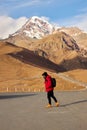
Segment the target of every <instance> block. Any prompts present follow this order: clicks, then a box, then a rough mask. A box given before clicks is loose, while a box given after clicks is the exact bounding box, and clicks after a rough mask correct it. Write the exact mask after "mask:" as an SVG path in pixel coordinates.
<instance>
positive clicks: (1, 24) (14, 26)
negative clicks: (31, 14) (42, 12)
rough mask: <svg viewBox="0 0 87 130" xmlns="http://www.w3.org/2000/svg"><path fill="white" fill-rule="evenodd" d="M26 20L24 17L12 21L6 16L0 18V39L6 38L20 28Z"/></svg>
mask: <svg viewBox="0 0 87 130" xmlns="http://www.w3.org/2000/svg"><path fill="white" fill-rule="evenodd" d="M27 20H28V19H27V18H26V17H20V18H18V19H13V18H11V17H8V16H0V38H7V37H8V36H9V34H12V33H14V32H16V31H17V30H18V29H19V28H21V27H22V26H23V25H24V24H25V22H26V21H27Z"/></svg>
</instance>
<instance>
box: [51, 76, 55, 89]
mask: <svg viewBox="0 0 87 130" xmlns="http://www.w3.org/2000/svg"><path fill="white" fill-rule="evenodd" d="M51 81H52V87H53V88H54V87H56V79H55V78H51Z"/></svg>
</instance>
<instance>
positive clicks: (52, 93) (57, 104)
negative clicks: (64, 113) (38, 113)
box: [50, 91, 59, 107]
mask: <svg viewBox="0 0 87 130" xmlns="http://www.w3.org/2000/svg"><path fill="white" fill-rule="evenodd" d="M50 94H51V97H52V98H53V99H54V101H55V103H56V106H57V107H58V106H59V103H58V101H57V99H56V97H55V96H54V92H53V91H51V93H50Z"/></svg>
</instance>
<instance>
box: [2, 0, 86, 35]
mask: <svg viewBox="0 0 87 130" xmlns="http://www.w3.org/2000/svg"><path fill="white" fill-rule="evenodd" d="M32 16H39V17H42V16H44V17H46V18H47V19H48V20H49V21H50V22H51V23H55V24H58V25H59V26H78V27H79V28H81V29H83V30H85V31H87V0H0V20H1V19H2V21H3V20H4V23H3V22H2V24H1V26H0V35H2V34H3V33H4V32H2V31H3V28H5V27H6V28H7V29H8V28H11V30H12V32H13V28H12V27H14V28H15V29H16V30H17V29H18V28H19V27H21V26H22V25H23V24H24V23H25V22H26V21H27V20H28V18H30V17H32ZM19 22H20V23H19ZM3 26H4V27H3ZM8 33H10V32H9V31H8Z"/></svg>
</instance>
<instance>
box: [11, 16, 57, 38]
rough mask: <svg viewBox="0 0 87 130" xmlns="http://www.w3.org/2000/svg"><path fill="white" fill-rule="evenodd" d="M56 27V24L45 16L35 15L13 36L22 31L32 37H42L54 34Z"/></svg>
mask: <svg viewBox="0 0 87 130" xmlns="http://www.w3.org/2000/svg"><path fill="white" fill-rule="evenodd" d="M56 29H57V27H56V26H54V25H52V24H50V23H49V22H48V21H47V20H45V19H44V18H39V17H37V16H33V17H31V18H30V19H29V20H28V21H27V22H26V23H25V25H24V26H23V27H22V28H21V29H20V30H18V31H17V32H16V33H14V34H13V36H14V35H17V34H19V33H20V34H23V35H25V36H28V37H30V38H37V39H41V38H42V37H44V36H46V35H49V34H52V32H53V31H55V30H56Z"/></svg>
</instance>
